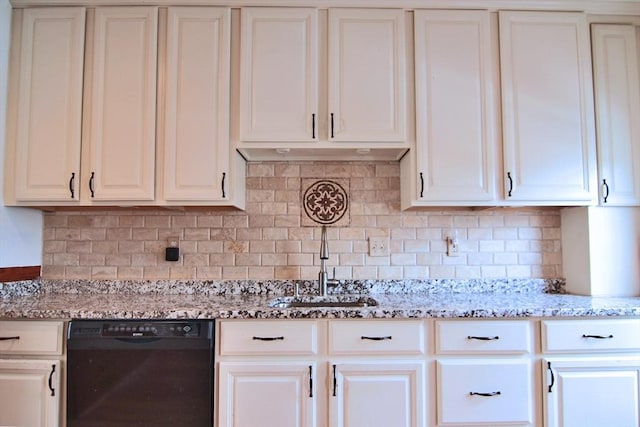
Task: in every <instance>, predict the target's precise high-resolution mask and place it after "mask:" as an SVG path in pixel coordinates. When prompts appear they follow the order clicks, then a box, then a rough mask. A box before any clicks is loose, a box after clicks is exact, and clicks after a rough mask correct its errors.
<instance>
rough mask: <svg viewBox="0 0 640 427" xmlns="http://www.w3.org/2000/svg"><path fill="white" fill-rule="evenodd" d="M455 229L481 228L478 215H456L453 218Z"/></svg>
mask: <svg viewBox="0 0 640 427" xmlns="http://www.w3.org/2000/svg"><path fill="white" fill-rule="evenodd" d="M453 227H454V228H469V227H473V228H477V227H479V221H478V216H477V215H460V214H458V215H454V216H453Z"/></svg>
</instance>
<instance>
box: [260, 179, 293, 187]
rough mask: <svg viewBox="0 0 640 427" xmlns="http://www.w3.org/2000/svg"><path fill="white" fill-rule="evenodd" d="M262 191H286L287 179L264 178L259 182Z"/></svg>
mask: <svg viewBox="0 0 640 427" xmlns="http://www.w3.org/2000/svg"><path fill="white" fill-rule="evenodd" d="M260 185H261V187H260V188H261V189H262V190H286V188H287V179H286V178H284V177H265V178H262V179H261V181H260Z"/></svg>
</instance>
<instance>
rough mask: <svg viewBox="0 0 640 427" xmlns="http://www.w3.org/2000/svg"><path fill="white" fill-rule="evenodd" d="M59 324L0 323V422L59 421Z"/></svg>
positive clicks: (46, 425)
mask: <svg viewBox="0 0 640 427" xmlns="http://www.w3.org/2000/svg"><path fill="white" fill-rule="evenodd" d="M62 336H63V323H62V322H53V321H52V322H49V321H46V322H45V321H42V322H40V321H34V322H32V321H6V322H5V321H3V322H0V425H1V426H20V427H57V426H59V425H62V424H61V421H60V419H61V417H60V404H61V402H62V390H61V378H62V377H61V365H62V362H61V355H62Z"/></svg>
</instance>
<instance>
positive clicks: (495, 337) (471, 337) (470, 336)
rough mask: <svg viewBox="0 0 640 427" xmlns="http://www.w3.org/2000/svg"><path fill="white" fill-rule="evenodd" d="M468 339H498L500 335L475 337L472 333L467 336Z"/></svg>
mask: <svg viewBox="0 0 640 427" xmlns="http://www.w3.org/2000/svg"><path fill="white" fill-rule="evenodd" d="M467 339H468V340H480V341H495V340H499V339H500V337H499V336H497V335H496V336H494V337H476V336H473V335H469V336H468V337H467Z"/></svg>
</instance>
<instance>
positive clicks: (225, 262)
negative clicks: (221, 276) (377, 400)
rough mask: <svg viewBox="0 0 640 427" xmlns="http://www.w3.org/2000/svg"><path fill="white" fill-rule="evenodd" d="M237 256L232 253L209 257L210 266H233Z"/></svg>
mask: <svg viewBox="0 0 640 427" xmlns="http://www.w3.org/2000/svg"><path fill="white" fill-rule="evenodd" d="M234 259H235V256H234V254H232V253H222V254H211V255H209V265H212V266H215V265H219V266H227V267H228V266H232V265H233V263H234Z"/></svg>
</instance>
